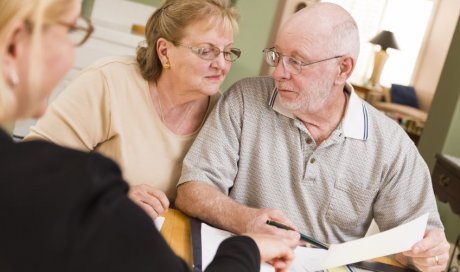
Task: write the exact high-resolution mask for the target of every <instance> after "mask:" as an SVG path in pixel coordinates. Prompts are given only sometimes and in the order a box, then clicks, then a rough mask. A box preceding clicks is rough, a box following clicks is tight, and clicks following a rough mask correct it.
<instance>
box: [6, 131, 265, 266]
mask: <svg viewBox="0 0 460 272" xmlns="http://www.w3.org/2000/svg"><path fill="white" fill-rule="evenodd" d="M127 191H128V185H127V184H126V182H124V181H123V179H122V177H121V172H120V169H119V168H118V166H117V165H116V164H115V163H114V162H113V161H111V160H109V159H107V158H105V157H103V156H101V155H99V154H97V153H83V152H80V151H76V150H71V149H67V148H63V147H59V146H57V145H54V144H51V143H47V142H38V141H32V142H22V143H13V141H12V140H11V139H10V138H9V136H8V135H7V134H6V133H5V132H4V131H3V130H1V129H0V271H2V272H9V271H15V272H20V271H37V272H40V271H46V272H50V271H60V272H61V271H79V272H80V271H98V272H100V271H150V272H151V271H174V272H177V271H188V270H189V268H188V267H187V265H186V263H185V262H184V261H183V260H181V259H180V258H179V257H177V256H176V255H175V254H174V253H173V252H172V251H171V249H170V248H169V247H168V245H167V244H166V242H165V241H164V240H163V238H162V236H161V235H160V234H159V232H158V231H157V230H156V228H155V227H154V224H153V222H152V220H151V219H150V218H149V217H148V216H147V215H146V214H145V213H144V212H143V211H142V210H141V209H140V208H139V207H137V206H136V205H135V204H134V203H133V202H131V201H130V200H129V199H128V197H127V195H126V193H127ZM259 269H260V255H259V251H258V249H257V246H256V244H255V242H254V241H253V240H252V239H250V238H248V237H233V238H230V239H227V240H226V241H224V243H222V244H221V246H220V248H219V250H218V252H217V254H216V257H215V259H214V261H213V263H211V265H210V266H209V267H208V269H207V271H221V272H225V271H259Z"/></svg>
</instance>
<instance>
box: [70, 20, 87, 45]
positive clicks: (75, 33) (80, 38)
mask: <svg viewBox="0 0 460 272" xmlns="http://www.w3.org/2000/svg"><path fill="white" fill-rule="evenodd" d="M92 31H93V28H92V26H91V23H90V22H89V21H88V20H87V19H85V18H79V19H78V20H77V22H76V23H75V25H74V26H73V27H71V28H70V31H69V36H70V39H71V40H72V41H73V43H74V44H75V45H82V44H83V43H84V42H85V41H86V40H87V39H88V37H89V36H90V35H91V33H92Z"/></svg>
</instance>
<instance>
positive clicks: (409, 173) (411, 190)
mask: <svg viewBox="0 0 460 272" xmlns="http://www.w3.org/2000/svg"><path fill="white" fill-rule="evenodd" d="M394 142H400V143H401V144H400V146H399V147H398V148H397V149H396V150H397V153H395V154H393V155H391V156H392V158H391V159H389V161H391V162H392V163H391V164H389V171H388V174H387V175H386V176H385V177H384V178H383V182H382V187H381V190H380V192H379V195H378V197H377V199H376V202H375V205H374V218H375V221H376V223H377V225H378V226H379V229H380V230H381V231H384V230H387V229H391V228H393V227H396V226H398V225H400V224H401V223H403V222H407V221H410V220H412V219H415V218H417V217H419V216H421V215H423V214H425V213H429V216H428V225H427V229H430V228H441V229H443V225H442V223H441V219H440V217H439V213H438V210H437V205H436V199H435V196H434V192H433V186H432V183H431V176H430V171H429V169H428V166H427V165H426V163H425V161H424V160H423V158H422V157H421V155H420V153H419V152H418V150H417V148H416V146H415V145H414V144H413V142H412V141H411V140H410V139H409V138H408V137H407V135H405V134H404V138H403V139H395V141H394Z"/></svg>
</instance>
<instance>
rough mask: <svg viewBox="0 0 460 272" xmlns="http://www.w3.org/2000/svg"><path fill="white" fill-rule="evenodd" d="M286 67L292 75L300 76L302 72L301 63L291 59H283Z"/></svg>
mask: <svg viewBox="0 0 460 272" xmlns="http://www.w3.org/2000/svg"><path fill="white" fill-rule="evenodd" d="M283 63H284V67H286V68H287V69H288V70H289V72H290V73H291V74H299V73H300V71H301V70H302V65H301V62H300V61H298V60H296V59H294V58H291V57H283Z"/></svg>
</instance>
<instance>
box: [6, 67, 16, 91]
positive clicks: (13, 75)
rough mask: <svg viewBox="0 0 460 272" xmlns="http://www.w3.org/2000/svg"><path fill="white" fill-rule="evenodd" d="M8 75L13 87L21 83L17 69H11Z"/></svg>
mask: <svg viewBox="0 0 460 272" xmlns="http://www.w3.org/2000/svg"><path fill="white" fill-rule="evenodd" d="M8 76H9V78H8V81H9V83H10V85H11V87H13V88H14V87H16V86H17V85H18V84H19V76H18V72H16V69H11V70H10V72H9V75H8Z"/></svg>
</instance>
